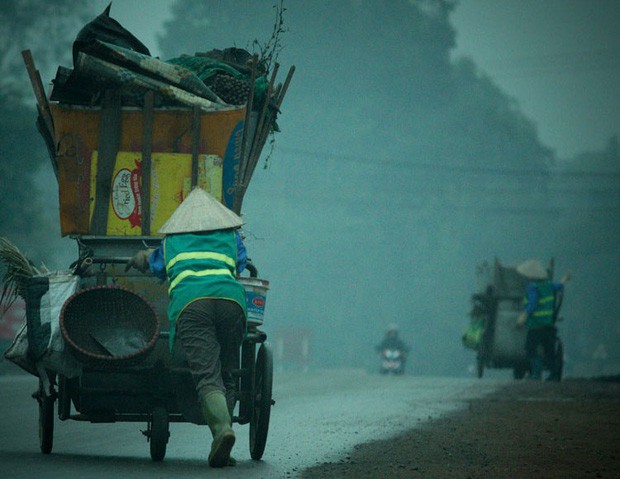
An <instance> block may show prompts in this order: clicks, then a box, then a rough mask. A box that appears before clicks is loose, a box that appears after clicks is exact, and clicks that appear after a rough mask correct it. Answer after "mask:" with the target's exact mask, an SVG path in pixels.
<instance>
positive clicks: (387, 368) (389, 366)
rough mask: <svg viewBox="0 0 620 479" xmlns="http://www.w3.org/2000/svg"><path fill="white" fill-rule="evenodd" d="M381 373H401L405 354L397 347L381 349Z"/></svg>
mask: <svg viewBox="0 0 620 479" xmlns="http://www.w3.org/2000/svg"><path fill="white" fill-rule="evenodd" d="M380 372H381V374H403V373H404V372H405V354H404V353H403V351H400V350H398V349H392V348H386V349H383V350H382V351H381V369H380Z"/></svg>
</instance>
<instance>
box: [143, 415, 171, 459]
mask: <svg viewBox="0 0 620 479" xmlns="http://www.w3.org/2000/svg"><path fill="white" fill-rule="evenodd" d="M169 424H170V423H169V420H168V411H167V410H166V408H165V407H162V406H156V407H155V408H154V409H153V416H152V418H151V424H150V430H149V432H150V434H149V436H148V438H149V442H150V449H151V459H152V460H153V461H155V462H160V461H163V459H164V456H165V455H166V446H167V445H168V438H169V437H170V430H169Z"/></svg>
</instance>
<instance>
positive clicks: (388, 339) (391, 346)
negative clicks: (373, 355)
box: [375, 323, 409, 371]
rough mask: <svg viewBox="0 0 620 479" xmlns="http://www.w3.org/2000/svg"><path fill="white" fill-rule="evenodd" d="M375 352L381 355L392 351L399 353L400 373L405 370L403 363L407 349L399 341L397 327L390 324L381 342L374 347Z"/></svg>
mask: <svg viewBox="0 0 620 479" xmlns="http://www.w3.org/2000/svg"><path fill="white" fill-rule="evenodd" d="M375 349H376V351H377V352H378V353H379V354H380V355H383V354H384V352H385V351H386V350H394V351H398V352H399V353H400V359H401V368H400V369H401V371H404V370H405V362H406V360H407V353H408V352H409V347H408V346H407V345H406V344H405V343H404V342H403V341H402V340H401V339H400V337H399V330H398V326H397V325H396V324H394V323H392V324H390V325H389V326H388V328H387V330H386V332H385V336H384V337H383V340H382V341H381V342H380V343H379V344H378V345H377V346H376V348H375Z"/></svg>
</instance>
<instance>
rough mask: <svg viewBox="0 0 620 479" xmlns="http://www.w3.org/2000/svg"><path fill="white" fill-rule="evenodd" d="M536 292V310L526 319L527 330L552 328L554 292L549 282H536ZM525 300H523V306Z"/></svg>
mask: <svg viewBox="0 0 620 479" xmlns="http://www.w3.org/2000/svg"><path fill="white" fill-rule="evenodd" d="M535 284H536V289H537V290H538V302H537V303H536V308H535V309H534V311H533V312H532V314H530V316H529V317H528V319H527V327H528V328H529V329H538V328H543V327H545V326H553V310H554V308H555V292H554V291H553V288H552V286H551V282H550V281H549V280H544V281H536V282H535ZM526 302H527V298H525V299H524V300H523V303H524V304H525V303H526Z"/></svg>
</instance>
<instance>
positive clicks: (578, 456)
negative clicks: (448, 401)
mask: <svg viewBox="0 0 620 479" xmlns="http://www.w3.org/2000/svg"><path fill="white" fill-rule="evenodd" d="M618 379H619V378H618V377H614V378H599V379H593V380H587V379H583V380H582V379H568V380H565V381H562V382H561V383H543V382H538V381H518V382H515V383H512V384H510V385H508V386H506V387H503V388H501V389H500V390H498V391H496V392H495V393H493V394H491V395H489V396H487V397H484V398H482V399H476V400H473V401H471V402H470V403H469V407H468V408H467V409H466V410H463V411H460V412H457V413H454V414H451V415H448V416H445V417H442V418H440V419H436V420H432V421H429V422H428V423H425V424H424V425H422V426H421V427H420V428H416V429H414V430H412V431H409V432H407V433H404V434H401V435H399V436H396V437H395V438H393V439H390V440H385V441H376V442H371V443H367V444H360V445H358V446H356V447H355V449H354V451H352V452H351V454H350V455H349V456H347V457H344V458H342V459H341V460H339V461H338V462H328V463H322V464H319V465H317V466H315V467H312V468H310V469H306V470H305V471H303V473H302V474H301V476H300V477H302V478H304V479H316V478H330V479H331V478H344V479H347V478H425V479H429V478H450V479H454V478H471V479H487V478H511V479H513V478H514V479H519V478H524V479H526V478H527V479H541V478H549V479H555V478H562V479H567V478H579V479H583V478H620V381H618Z"/></svg>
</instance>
